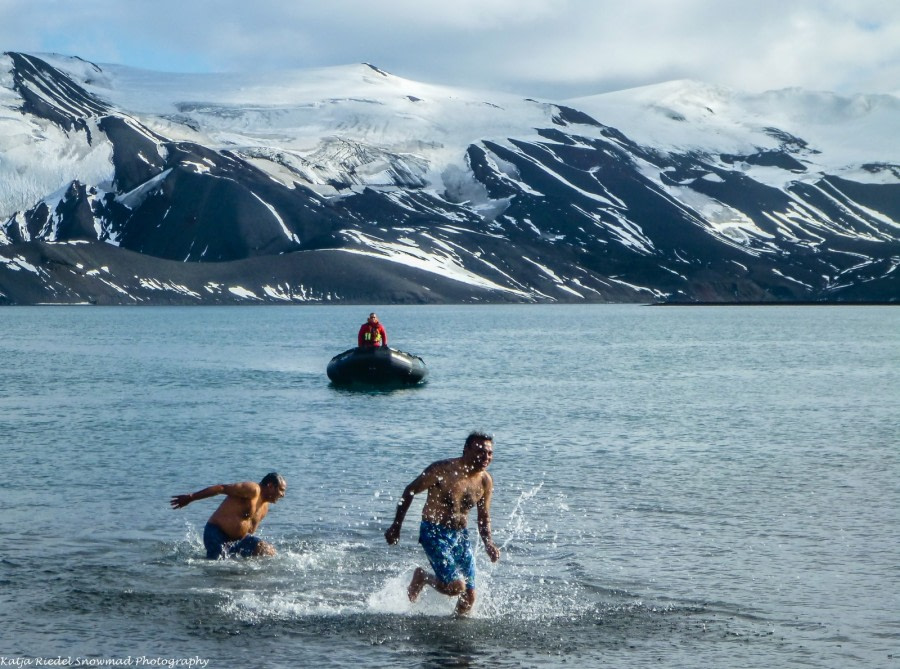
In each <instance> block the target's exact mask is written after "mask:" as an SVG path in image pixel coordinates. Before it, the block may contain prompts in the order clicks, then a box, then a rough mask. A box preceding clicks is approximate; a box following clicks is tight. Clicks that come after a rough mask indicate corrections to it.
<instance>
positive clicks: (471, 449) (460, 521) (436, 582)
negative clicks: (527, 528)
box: [384, 432, 500, 616]
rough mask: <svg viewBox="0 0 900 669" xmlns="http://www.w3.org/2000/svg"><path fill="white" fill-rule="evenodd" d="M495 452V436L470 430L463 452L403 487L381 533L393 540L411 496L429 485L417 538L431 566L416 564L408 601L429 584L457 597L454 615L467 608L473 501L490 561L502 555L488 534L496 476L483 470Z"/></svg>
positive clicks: (471, 594)
mask: <svg viewBox="0 0 900 669" xmlns="http://www.w3.org/2000/svg"><path fill="white" fill-rule="evenodd" d="M493 457H494V440H493V437H491V436H490V435H489V434H485V433H483V432H473V433H472V434H470V435H469V436H468V438H467V439H466V443H465V446H464V447H463V454H462V457H460V458H452V459H450V460H439V461H438V462H434V463H432V464H430V465H429V466H428V468H427V469H425V471H424V472H422V473H421V474H419V476H417V477H416V479H415V480H414V481H413V482H412V483H410V484H409V485H408V486H406V489H405V490H404V491H403V497H402V498H401V499H400V501H399V502H398V503H397V515H396V517H395V518H394V522H393V524H392V525H391V526H390V528H388V530H387V532H385V533H384V538H385V539H387V542H388V543H389V544H391V545H393V544H396V543H397V542H398V541H399V540H400V527H401V525H403V519H404V518H405V517H406V512H407V511H408V510H409V506H410V504H412V501H413V497H414V496H416V495H417V494H419V493H421V492H424V491H426V490H427V491H428V497H427V499H426V500H425V506H424V508H423V509H422V523H421V525H420V526H419V543H420V544H422V548H423V549H424V550H425V555H426V556H428V561H429V562H430V563H431V567H432V569H433V570H434V574H433V575H432V574H429V573H428V572H426V571H425V570H424V569H422V568H421V567H416V571H415V572H414V573H413V577H412V580H411V581H410V583H409V587H408V588H407V591H406V592H407V595H408V596H409V601H411V602H414V601H416V600H417V599H418V598H419V595H420V594H421V592H422V590H423V589H424V588H425V586H426V585H430V586H431V587H432V588H434V589H435V590H437V591H438V592H440V593H442V594H445V595H449V596H451V597H458V598H459V599H458V600H457V602H456V615H458V616H464V615H466V614H467V613H469V611H470V610H471V609H472V606H473V605H474V604H475V556H474V555H473V553H472V543H471V542H470V541H469V531H468V529H466V525H467V524H468V522H469V511H471V509H472V507H473V506H474V507H477V509H478V533H479V534H480V535H481V540H482V541H483V542H484V549H485V551H486V552H487V554H488V557H489V558H490V559H491V562H496V561H497V560H499V559H500V549H498V548H497V547H496V546H495V545H494V540H493V538H492V537H491V494H492V493H493V489H494V481H493V479H492V478H491V475H490V474H488V473H487V471H485V470H486V469H487V467H488V465H489V464H491V460H492V459H493Z"/></svg>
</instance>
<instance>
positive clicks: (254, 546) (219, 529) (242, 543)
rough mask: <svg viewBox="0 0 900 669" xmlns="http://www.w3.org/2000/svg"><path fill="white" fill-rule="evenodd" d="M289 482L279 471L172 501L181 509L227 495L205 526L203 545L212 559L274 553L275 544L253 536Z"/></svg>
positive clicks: (221, 485)
mask: <svg viewBox="0 0 900 669" xmlns="http://www.w3.org/2000/svg"><path fill="white" fill-rule="evenodd" d="M286 490H287V483H286V482H285V480H284V478H283V477H282V476H280V475H279V474H277V473H275V472H272V473H270V474H266V475H265V476H264V477H263V480H262V481H260V482H259V483H254V482H253V481H244V482H243V483H224V484H219V485H213V486H209V487H208V488H204V489H203V490H199V491H197V492H195V493H191V494H190V495H175V496H174V497H172V499H171V501H170V502H169V503H170V504H171V505H172V508H173V509H180V508H182V507H185V506H187V505H188V504H190V503H191V502H195V501H197V500H198V499H206V498H207V497H214V496H216V495H225V496H226V497H225V499H224V500H223V501H222V503H221V504H220V505H219V508H218V509H216V510H215V512H213V515H211V516H210V517H209V520H208V521H206V527H205V528H203V545H204V546H206V557H207V558H209V559H210V560H218V559H221V558H226V557H228V556H230V555H232V556H233V555H240V556H241V557H251V556H262V555H275V547H274V546H273V545H272V544H270V543H267V542H265V541H263V540H261V539H260V538H259V537H256V536H254V535H253V532H255V531H256V528H257V526H258V525H259V524H260V522H262V519H263V518H265V517H266V514H267V513H268V512H269V504H275V503H276V502H277V501H278V500H280V499H281V498H282V497H284V493H285V491H286Z"/></svg>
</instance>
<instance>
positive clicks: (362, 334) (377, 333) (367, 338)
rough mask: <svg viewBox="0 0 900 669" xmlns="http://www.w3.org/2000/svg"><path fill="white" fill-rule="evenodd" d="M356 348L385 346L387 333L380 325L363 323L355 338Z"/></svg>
mask: <svg viewBox="0 0 900 669" xmlns="http://www.w3.org/2000/svg"><path fill="white" fill-rule="evenodd" d="M356 339H357V341H358V344H357V345H358V346H387V345H388V344H387V332H385V331H384V326H383V325H382V324H381V323H376V324H375V325H372V324H371V323H368V322H366V323H363V324H362V327H360V328H359V335H358V336H357V337H356Z"/></svg>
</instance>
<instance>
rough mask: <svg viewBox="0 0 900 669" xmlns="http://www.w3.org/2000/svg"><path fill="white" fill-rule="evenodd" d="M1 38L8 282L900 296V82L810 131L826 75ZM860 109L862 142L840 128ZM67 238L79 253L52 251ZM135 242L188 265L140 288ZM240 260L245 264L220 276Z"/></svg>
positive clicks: (148, 263)
mask: <svg viewBox="0 0 900 669" xmlns="http://www.w3.org/2000/svg"><path fill="white" fill-rule="evenodd" d="M3 60H6V61H7V65H5V66H4V67H6V68H8V71H7V73H6V74H5V75H0V110H2V111H0V148H2V149H3V155H4V156H5V157H6V160H5V161H3V162H0V176H2V177H4V180H3V182H4V183H5V184H6V185H5V187H0V303H2V302H5V303H29V302H35V301H40V302H59V301H63V302H66V301H69V302H98V303H156V302H159V301H164V302H167V303H173V302H174V303H186V304H190V303H206V302H216V303H222V302H241V301H290V302H309V301H312V302H324V301H346V300H348V299H353V300H357V299H358V300H359V301H363V302H364V301H366V300H367V299H370V300H375V299H379V300H385V301H392V300H394V301H413V302H423V303H427V302H443V301H462V302H465V301H483V302H491V301H523V302H543V301H566V302H567V301H585V302H605V301H641V302H646V301H677V302H702V301H741V300H746V301H784V300H793V301H859V300H867V301H888V302H890V301H897V300H898V297H900V289H898V285H900V284H898V283H897V278H896V277H897V276H898V273H897V272H895V269H896V267H897V266H898V265H900V241H898V231H900V224H898V223H897V221H898V220H900V205H898V203H900V167H898V165H897V161H896V159H895V158H894V157H895V156H897V155H898V153H900V151H897V152H895V150H896V149H897V147H896V143H897V140H893V143H892V141H891V140H890V138H888V139H887V140H885V139H882V141H880V142H878V141H876V140H877V134H878V133H879V132H880V133H884V132H885V131H886V130H892V129H893V128H894V127H895V126H896V124H897V123H898V119H900V113H895V112H896V111H897V110H900V101H898V100H896V98H894V97H893V96H889V95H888V96H870V97H865V96H863V97H857V98H855V100H856V102H855V103H854V101H853V100H850V101H849V102H847V101H846V99H844V100H845V101H844V102H841V103H839V104H838V103H835V104H834V105H833V107H834V109H833V110H832V112H830V113H829V114H826V112H825V111H822V110H821V109H820V110H818V113H819V114H820V121H819V124H818V126H816V125H815V124H810V127H812V130H811V132H812V135H811V136H810V137H811V138H810V137H804V136H803V134H802V131H803V130H804V128H800V127H798V125H797V122H796V120H795V121H794V122H792V123H791V122H779V124H778V125H774V124H773V123H774V122H775V121H779V119H780V120H781V121H783V119H784V118H788V119H790V118H791V114H793V115H794V116H793V118H794V119H796V117H797V114H798V110H800V109H801V104H802V103H801V102H798V101H797V100H798V99H802V98H803V97H804V96H808V95H810V94H808V93H807V92H802V93H798V92H796V91H794V92H780V93H779V92H772V93H771V94H761V95H756V96H753V95H748V94H741V93H737V92H734V91H729V90H727V89H722V88H718V89H714V90H715V96H716V97H715V99H711V98H710V97H709V96H708V95H707V97H704V93H703V91H708V90H710V89H709V87H707V86H706V85H704V84H698V83H697V82H688V83H685V82H680V83H669V84H664V85H661V87H660V88H657V89H656V91H657V92H656V93H654V92H653V90H651V89H652V88H653V87H644V88H643V89H640V90H637V91H635V90H632V91H630V92H629V91H624V92H618V93H612V94H604V95H600V96H591V97H590V98H583V99H577V100H567V101H562V102H558V103H557V102H550V101H540V100H534V99H523V98H518V97H516V96H511V95H508V94H491V93H489V92H484V91H469V90H465V89H457V88H450V87H442V86H436V85H432V84H420V83H418V82H411V81H409V80H405V79H402V78H400V77H395V76H394V75H391V74H389V73H386V72H384V71H383V70H381V69H379V68H377V67H376V66H374V65H370V64H360V65H354V66H341V67H338V68H327V69H319V70H315V71H311V72H302V71H300V72H296V71H295V72H292V73H278V74H259V75H256V76H255V77H254V76H253V75H165V74H160V73H148V72H145V71H139V70H135V69H133V68H124V67H121V66H106V65H96V64H93V63H89V62H87V61H83V60H81V59H77V58H72V57H64V56H57V55H54V56H46V57H44V58H41V57H38V56H30V55H27V54H15V53H7V54H4V56H3ZM0 69H4V68H0ZM279 82H280V83H279ZM188 93H190V94H192V98H191V99H187V95H188ZM823 95H824V94H814V95H813V97H812V98H810V99H812V100H814V101H819V100H821V99H823V97H822V96H823ZM828 95H830V94H828ZM825 97H826V98H827V99H832V98H829V97H828V96H825ZM129 100H130V102H128V104H127V106H126V104H125V103H126V102H127V101H129ZM784 100H789V101H790V104H788V103H786V102H784ZM861 101H862V102H861ZM895 103H896V105H897V106H896V108H895V107H894V106H893V105H894V104H895ZM817 104H818V102H815V104H814V105H813V106H815V105H817ZM767 105H768V107H767ZM854 105H855V106H854ZM747 108H750V109H751V110H755V111H754V113H749V112H746V113H745V112H744V111H743V110H746V109H747ZM766 109H769V112H768V113H767V114H768V115H767V114H765V113H763V112H765V111H766ZM773 109H774V112H773V111H771V110H773ZM848 109H849V110H850V111H852V112H853V114H855V116H854V115H853V114H851V115H850V116H849V118H850V121H853V122H855V123H856V125H853V123H850V122H848V121H847V120H846V119H844V121H840V119H839V116H840V114H838V113H837V112H842V113H845V115H846V114H847V110H848ZM148 110H150V111H148ZM834 110H837V111H834ZM773 116H774V117H777V118H774V120H773ZM826 116H827V118H826ZM860 118H862V119H863V120H866V119H868V122H869V124H871V119H873V118H874V119H875V120H876V121H877V122H878V124H877V126H878V127H876V128H874V129H872V128H868V127H867V126H866V123H861V122H859V119H860ZM823 119H824V120H823ZM826 121H827V122H826ZM829 124H831V125H835V126H836V127H837V129H838V131H835V132H827V130H829V128H830V127H831V126H830V125H829ZM801 125H802V124H801ZM813 126H815V127H813ZM823 127H824V128H825V130H822V128H823ZM673 128H674V130H673ZM859 128H863V129H864V130H866V131H867V132H866V136H865V137H862V136H861V135H860V133H859V132H857V138H856V140H855V141H856V145H854V142H853V141H850V140H848V139H847V138H846V137H842V136H841V132H840V131H847V130H856V131H859ZM898 130H900V128H898ZM817 133H818V134H817ZM897 136H900V132H898V134H897V135H891V136H890V137H897ZM4 163H5V164H4ZM3 221H5V222H3ZM67 245H68V246H73V247H77V252H78V257H79V258H80V260H78V261H77V262H74V264H71V263H70V265H69V267H70V270H67V271H68V272H69V273H68V274H67V273H66V271H62V270H61V269H60V267H58V266H56V265H53V263H54V262H58V260H57V259H58V257H60V254H61V251H60V247H61V246H67ZM117 251H129V252H131V253H136V254H138V255H140V256H142V258H141V262H140V263H138V264H139V265H140V267H141V268H142V271H144V272H146V273H147V275H146V276H143V277H138V278H140V279H144V283H145V284H148V285H149V284H154V285H161V286H165V285H168V284H170V283H173V282H174V279H173V278H172V277H174V276H175V275H178V276H181V277H182V279H183V280H184V281H185V282H188V283H190V282H193V283H191V285H190V286H188V285H187V283H186V284H184V285H185V286H186V290H183V291H182V290H173V291H167V290H165V289H160V290H157V289H153V290H149V289H143V290H139V289H138V288H136V286H141V285H142V284H141V282H140V281H137V282H136V283H135V281H134V279H135V278H136V277H135V275H134V274H133V272H132V273H131V274H130V275H128V272H129V270H128V269H127V267H128V263H124V262H122V263H119V262H114V263H112V264H110V262H111V261H110V260H109V258H110V254H111V253H112V254H115V253H116V252H117ZM92 254H93V255H95V256H96V261H90V260H89V259H90V257H91V255H92ZM62 255H66V254H62ZM124 255H127V257H128V258H129V259H130V261H132V262H134V261H135V258H134V257H133V256H131V255H130V254H124ZM317 255H318V256H324V255H327V256H328V258H329V263H338V264H341V263H343V264H345V265H346V266H347V268H350V267H353V268H354V271H355V272H357V273H359V272H362V273H363V274H365V276H367V277H370V279H371V277H377V281H378V282H379V283H377V284H365V282H363V287H362V288H361V287H360V286H359V285H358V284H359V282H360V281H361V279H360V278H359V277H360V276H362V275H358V276H356V277H354V275H353V273H352V272H349V270H348V271H346V272H343V273H339V272H330V271H328V272H326V271H325V269H324V267H325V266H326V265H327V264H328V263H321V262H319V261H318V260H312V259H313V258H315V257H317ZM29 258H30V259H32V260H38V261H39V262H38V264H33V263H32V262H30V261H29ZM101 258H103V259H105V261H106V263H107V264H106V265H105V266H106V267H108V268H110V267H113V266H115V268H116V269H115V271H114V272H112V271H111V270H110V271H108V272H103V271H102V269H100V267H101V266H100V265H98V264H97V263H98V262H100V259H101ZM350 258H352V261H351V260H349V259H350ZM164 261H165V262H164ZM171 262H180V263H182V264H184V265H185V267H182V268H180V269H178V270H176V269H174V268H175V267H176V266H175V265H172V264H171ZM231 263H243V264H242V265H240V266H241V267H243V268H244V270H245V271H246V272H247V276H246V277H245V279H244V280H243V281H241V280H240V277H239V276H238V275H236V274H235V272H234V270H235V267H236V266H229V264H231ZM248 263H249V264H248ZM385 263H387V264H385ZM79 264H80V265H81V266H82V268H89V269H86V270H84V272H82V274H85V273H86V272H97V273H96V274H93V275H90V276H91V277H93V278H92V279H90V280H88V279H85V277H84V276H79V275H78V267H77V265H79ZM45 265H49V266H51V268H52V269H53V271H48V272H46V273H45V274H42V273H41V271H40V270H41V269H46V267H45ZM120 265H121V267H120ZM293 265H296V267H294V266H293ZM26 266H27V267H31V268H34V269H35V271H31V270H29V269H27V268H26ZM62 266H65V263H63V264H62ZM251 266H252V268H253V269H250V267H251ZM266 266H268V267H269V269H268V270H263V268H264V267H266ZM73 267H74V268H75V269H74V270H72V269H71V268H73ZM312 268H317V269H316V271H312ZM363 268H366V269H363ZM386 268H387V269H393V272H391V271H387V270H386ZM264 271H268V273H269V274H270V275H271V276H270V277H269V278H268V279H267V280H268V283H267V282H266V281H267V280H264V279H263V278H261V276H260V272H264ZM410 272H412V273H413V274H410ZM70 274H71V276H70ZM413 275H414V276H415V277H416V278H415V280H416V281H418V284H417V285H418V288H417V289H416V290H412V289H411V288H410V284H409V281H410V276H413ZM301 276H302V277H303V281H304V283H303V286H302V289H301V288H300V286H299V284H298V285H297V286H296V288H297V290H293V289H292V288H291V287H290V286H291V283H290V282H291V281H292V280H296V279H297V277H301ZM97 277H100V278H102V279H104V281H99V280H93V279H96V278H97ZM225 279H227V280H228V281H231V282H233V285H232V286H230V287H231V288H234V289H235V290H228V289H224V290H219V291H210V290H207V289H206V286H209V285H222V286H224V285H225ZM448 282H449V283H448ZM245 284H246V285H245ZM179 285H181V284H179ZM273 285H281V286H285V285H287V286H288V288H287V289H285V290H281V291H273V290H266V287H267V286H268V287H269V288H271V287H272V286H273ZM41 286H43V288H42V289H41V288H40V287H41ZM90 286H93V287H90ZM41 290H43V296H44V299H38V298H37V297H36V296H38V295H40V294H41ZM367 291H368V293H367ZM273 294H277V295H278V296H277V297H273ZM367 294H368V295H370V298H367V297H366V295H367ZM350 295H352V296H353V297H348V296H350ZM251 296H252V297H251ZM325 296H329V297H325ZM341 296H344V297H341Z"/></svg>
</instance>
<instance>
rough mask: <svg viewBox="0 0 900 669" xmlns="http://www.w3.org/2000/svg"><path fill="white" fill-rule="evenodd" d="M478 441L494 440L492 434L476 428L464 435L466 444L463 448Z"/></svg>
mask: <svg viewBox="0 0 900 669" xmlns="http://www.w3.org/2000/svg"><path fill="white" fill-rule="evenodd" d="M479 441H494V435H492V434H490V433H489V432H481V431H480V430H476V431H474V432H472V433H471V434H469V436H468V437H466V445H465V446H464V448H469V446H472V445H473V444H475V443H476V442H479Z"/></svg>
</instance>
